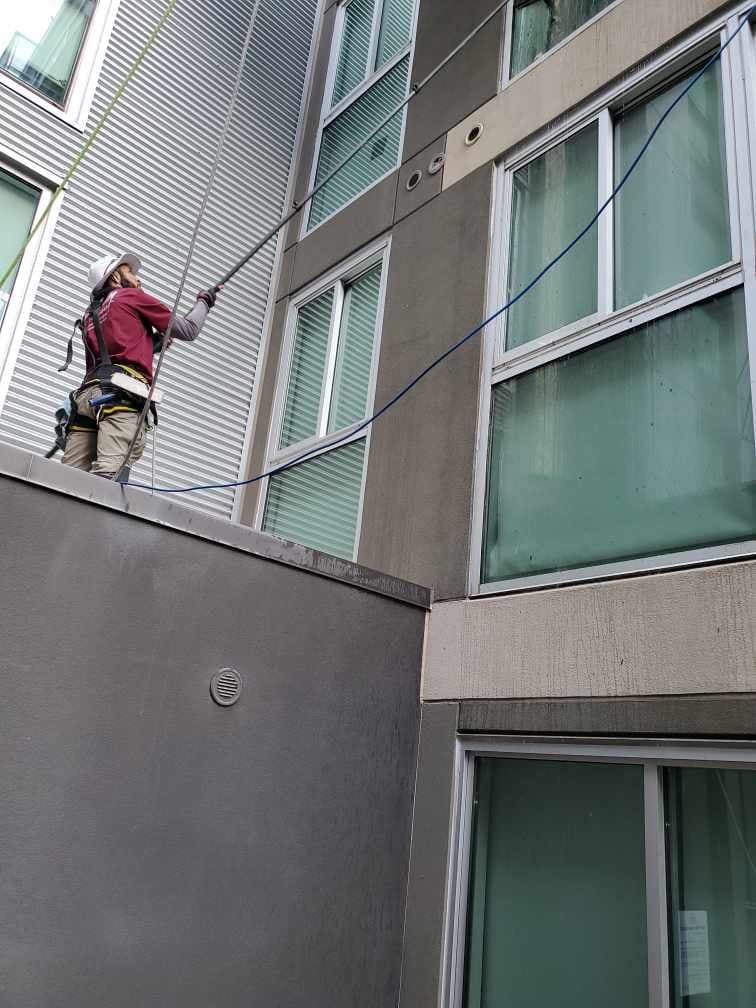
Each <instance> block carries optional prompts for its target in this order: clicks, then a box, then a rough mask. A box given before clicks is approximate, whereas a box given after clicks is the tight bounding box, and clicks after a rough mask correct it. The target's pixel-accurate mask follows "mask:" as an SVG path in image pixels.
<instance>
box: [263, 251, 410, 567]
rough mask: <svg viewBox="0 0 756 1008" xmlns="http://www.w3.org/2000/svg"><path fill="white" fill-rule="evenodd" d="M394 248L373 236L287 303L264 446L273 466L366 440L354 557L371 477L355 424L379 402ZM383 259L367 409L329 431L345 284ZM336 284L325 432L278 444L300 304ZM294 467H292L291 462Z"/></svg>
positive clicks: (322, 416)
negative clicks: (389, 275) (307, 453)
mask: <svg viewBox="0 0 756 1008" xmlns="http://www.w3.org/2000/svg"><path fill="white" fill-rule="evenodd" d="M390 251H391V238H390V236H388V237H386V238H383V239H381V240H380V241H378V242H374V243H373V244H372V245H371V246H369V247H368V248H367V249H365V250H363V251H361V252H360V253H358V254H357V255H354V256H352V257H350V258H349V259H348V260H346V261H345V262H343V263H342V264H340V265H339V266H337V267H334V269H332V270H329V272H328V273H326V274H324V275H323V276H322V277H320V278H319V279H318V280H316V281H314V282H313V283H311V284H309V285H308V286H307V287H304V288H303V289H302V290H301V291H299V292H298V293H297V294H296V295H294V296H293V297H291V298H290V299H289V304H288V306H287V309H286V320H285V322H284V333H283V341H282V345H281V353H280V356H279V361H278V369H277V373H276V382H275V395H274V400H273V409H272V413H271V420H270V425H269V429H268V439H267V444H266V448H265V467H264V468H265V470H266V471H267V470H268V469H271V468H275V467H276V466H278V465H282V464H283V463H285V462H288V461H290V460H291V459H293V458H296V457H297V456H299V455H301V454H303V453H304V452H308V451H312V454H311V455H310V456H308V458H307V459H306V460H305V461H310V460H311V459H314V458H317V457H318V456H320V455H325V454H327V453H328V452H329V451H335V450H338V448H342V447H344V446H346V445H348V444H352V443H353V442H355V441H360V440H364V441H365V453H364V460H363V469H362V483H361V487H360V500H359V507H358V512H357V523H356V526H355V536H354V551H353V556H352V559H353V560H355V559H356V558H357V552H358V549H359V542H360V532H361V528H362V507H363V501H364V498H365V480H366V477H367V466H368V457H369V455H370V440H371V434H372V426H371V427H367V428H365V429H363V430H357V428H358V427H360V425H361V424H363V423H364V422H365V420H366V419H367V418H368V417H369V416H371V415H372V413H373V410H374V406H375V390H376V383H377V377H378V361H379V358H380V350H381V336H382V332H383V313H384V308H385V305H386V289H387V284H388V270H389V256H390ZM378 263H380V264H381V282H380V287H379V293H378V307H377V311H376V316H375V335H374V338H373V352H372V357H371V361H370V379H369V382H368V390H367V397H366V403H365V415H364V416H363V417H362V418H361V419H359V420H355V421H354V422H353V423H351V424H350V425H349V426H347V427H343V428H340V429H339V430H336V431H332V432H331V433H330V434H329V433H328V431H327V427H328V415H329V411H330V408H331V405H332V403H331V394H332V391H333V379H334V375H335V368H336V355H337V350H338V342H339V335H340V328H341V320H342V317H343V315H342V312H343V307H344V290H345V287H346V285H347V284H349V283H350V282H351V281H353V280H356V279H357V278H358V277H359V276H361V275H362V274H363V273H366V272H367V271H368V270H369V269H371V268H372V267H374V266H376V265H377V264H378ZM332 289H334V298H333V305H332V307H331V322H330V328H329V335H328V347H327V349H326V366H325V368H324V374H323V382H322V385H321V398H320V405H319V410H318V428H319V429H321V430H322V431H323V433H319V434H314V435H311V436H310V437H307V438H304V439H303V440H302V441H297V442H296V443H295V444H291V445H287V446H286V447H284V448H281V447H279V442H280V437H281V430H282V427H283V420H284V413H285V409H286V396H287V392H288V386H289V375H290V371H291V364H292V359H293V354H294V342H295V339H296V332H297V319H298V317H299V312H300V310H301V309H302V308H303V307H304V306H305V305H306V304H309V303H310V302H311V301H314V300H315V299H316V298H318V297H320V296H322V295H323V294H325V293H327V292H328V291H329V290H332ZM334 438H343V440H341V441H340V442H339V444H338V445H337V446H335V447H332V446H331V442H332V441H333V439H334ZM313 449H315V450H313ZM292 468H293V467H292ZM261 483H262V486H261V488H260V493H259V495H258V501H257V508H256V514H255V520H254V527H255V528H257V529H259V530H262V526H263V519H264V516H265V506H266V503H267V499H268V485H269V483H270V478H269V477H266V478H265V479H264V480H262V481H261Z"/></svg>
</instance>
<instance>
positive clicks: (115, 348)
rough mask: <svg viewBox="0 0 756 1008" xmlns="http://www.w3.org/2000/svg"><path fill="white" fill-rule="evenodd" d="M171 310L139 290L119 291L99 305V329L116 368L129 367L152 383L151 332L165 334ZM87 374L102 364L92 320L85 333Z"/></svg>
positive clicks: (88, 320) (87, 318) (117, 289)
mask: <svg viewBox="0 0 756 1008" xmlns="http://www.w3.org/2000/svg"><path fill="white" fill-rule="evenodd" d="M170 318H171V310H170V308H168V306H167V305H164V304H163V302H162V301H158V299H157V298H155V297H153V296H152V295H151V294H147V293H146V292H145V291H143V290H141V289H140V288H138V287H118V288H116V289H115V290H113V291H111V292H110V293H109V294H108V295H107V297H106V298H105V300H104V301H103V302H102V303H101V305H100V327H101V328H102V336H103V339H104V340H105V346H106V347H107V349H108V353H109V354H110V359H111V361H112V362H113V364H126V365H128V366H129V367H132V368H134V369H135V370H137V371H139V372H140V374H142V375H143V376H144V378H145V379H146V381H147V382H148V383H150V384H151V383H152V355H153V350H152V330H153V329H157V331H158V332H159V333H164V332H165V330H166V329H167V328H168V323H169V322H170ZM84 348H85V352H86V368H87V374H89V372H90V371H91V370H92V368H94V367H96V366H97V365H98V364H99V363H101V362H100V351H99V348H98V346H97V334H96V333H95V330H94V323H93V322H92V316H91V315H89V314H88V315H87V316H86V319H85V330H84Z"/></svg>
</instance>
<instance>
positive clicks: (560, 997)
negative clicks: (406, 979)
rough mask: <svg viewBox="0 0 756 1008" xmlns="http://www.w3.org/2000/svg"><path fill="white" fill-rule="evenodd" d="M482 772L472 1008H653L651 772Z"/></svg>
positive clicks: (480, 764)
mask: <svg viewBox="0 0 756 1008" xmlns="http://www.w3.org/2000/svg"><path fill="white" fill-rule="evenodd" d="M475 762H476V794H475V823H474V832H473V845H472V857H471V880H470V890H469V904H468V934H467V955H466V963H465V992H464V1000H463V1004H464V1006H465V1008H500V1006H501V1008H546V1006H554V1008H557V1006H558V1008H607V1006H609V1005H611V1006H612V1008H639V1006H642V1005H646V1004H647V998H648V987H647V976H646V895H645V851H644V829H643V768H642V767H640V766H620V765H612V764H602V763H568V762H557V761H551V760H518V759H491V758H488V759H482V758H478V759H476V761H475Z"/></svg>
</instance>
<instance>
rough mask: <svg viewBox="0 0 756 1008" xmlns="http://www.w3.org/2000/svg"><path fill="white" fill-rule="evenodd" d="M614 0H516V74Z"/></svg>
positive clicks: (513, 54) (513, 51)
mask: <svg viewBox="0 0 756 1008" xmlns="http://www.w3.org/2000/svg"><path fill="white" fill-rule="evenodd" d="M613 2H614V0H515V5H514V11H513V13H512V62H511V73H512V76H514V75H515V74H517V73H519V72H520V71H521V70H524V69H525V67H527V66H529V65H530V64H531V63H532V62H533V60H535V59H537V58H538V57H539V56H542V55H543V54H544V53H545V52H548V51H549V49H553V47H554V46H555V45H558V44H559V43H560V42H562V41H563V40H564V39H566V38H567V36H568V35H571V34H572V32H574V31H575V30H576V29H578V28H579V27H580V26H581V25H582V24H585V22H586V21H589V20H590V19H591V18H592V17H595V15H596V14H600V13H601V11H602V10H604V8H605V7H608V6H609V4H610V3H613Z"/></svg>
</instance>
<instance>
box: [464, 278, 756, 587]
mask: <svg viewBox="0 0 756 1008" xmlns="http://www.w3.org/2000/svg"><path fill="white" fill-rule="evenodd" d="M488 473H489V474H488V505H487V514H486V523H485V545H484V554H483V580H484V581H497V580H501V579H504V578H510V577H517V576H520V575H529V574H537V573H540V572H543V571H551V570H560V569H565V568H570V567H583V566H585V565H587V564H595V563H602V562H607V561H613V560H624V559H629V558H632V557H639V556H648V555H654V554H658V553H664V552H667V551H671V550H682V549H687V548H690V547H696V546H705V545H710V544H714V543H723V542H735V541H737V540H743V539H749V538H751V537H752V536H754V534H756V456H755V455H754V443H753V422H752V413H751V397H750V386H749V370H748V352H747V346H746V330H745V312H744V303H743V293H742V290H737V291H735V292H734V293H732V294H725V295H722V296H720V297H718V298H715V299H713V300H711V301H708V302H704V303H703V304H699V305H696V306H693V307H691V308H687V309H685V310H684V311H681V312H678V313H676V314H674V315H670V316H667V317H666V318H662V319H659V320H658V321H655V322H650V323H648V324H647V325H645V326H641V327H640V328H638V329H635V330H633V331H632V332H630V333H627V334H624V335H622V336H619V337H616V338H615V339H612V340H608V341H607V342H605V343H601V344H598V345H596V346H593V347H590V348H589V349H587V350H584V351H582V352H580V353H577V354H573V355H571V356H568V357H563V358H561V359H560V360H557V361H554V363H552V364H547V365H544V366H543V367H540V368H537V369H535V370H533V371H529V372H528V373H527V374H523V375H522V376H520V377H517V378H512V379H510V380H509V381H506V382H502V383H500V384H499V385H497V386H496V387H495V388H494V392H493V413H492V421H491V443H490V455H489V471H488Z"/></svg>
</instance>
